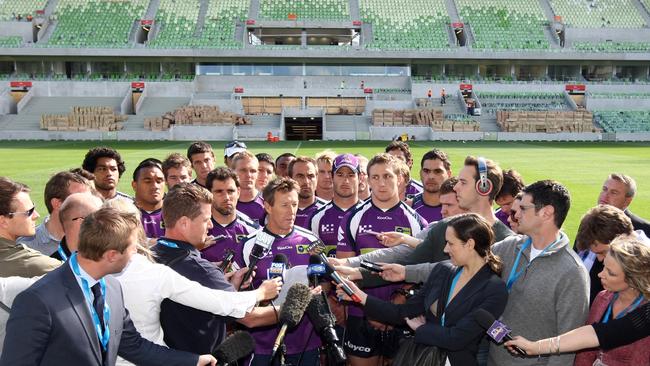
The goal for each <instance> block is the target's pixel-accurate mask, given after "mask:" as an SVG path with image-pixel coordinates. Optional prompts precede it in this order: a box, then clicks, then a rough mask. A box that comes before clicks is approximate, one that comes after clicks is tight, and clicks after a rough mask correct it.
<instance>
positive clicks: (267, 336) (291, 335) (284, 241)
mask: <svg viewBox="0 0 650 366" xmlns="http://www.w3.org/2000/svg"><path fill="white" fill-rule="evenodd" d="M263 231H264V232H266V233H267V234H269V235H271V236H273V237H274V239H275V240H274V241H273V244H272V247H271V250H270V251H269V252H268V253H267V254H266V255H265V256H264V258H262V259H260V260H259V261H258V262H257V270H256V272H257V273H258V276H256V277H255V279H253V287H255V288H257V287H259V285H260V284H261V283H262V281H264V280H265V279H266V276H264V275H259V274H262V273H264V274H265V273H267V270H268V269H269V268H270V267H271V263H272V262H273V257H275V256H276V255H277V254H280V253H281V254H284V255H286V256H287V259H289V264H290V266H300V265H309V252H308V251H307V248H308V247H309V244H310V243H313V242H314V241H316V240H317V239H318V238H317V237H316V236H315V235H314V234H313V233H312V232H310V231H308V230H306V229H303V228H301V227H299V226H294V228H293V231H291V233H289V234H287V235H286V236H284V237H282V236H278V235H275V234H273V233H271V232H270V231H268V230H267V229H266V227H265V228H264V229H263ZM258 232H259V231H258ZM256 237H257V233H253V234H252V235H250V236H249V237H248V238H247V239H246V240H245V241H244V250H243V255H244V261H245V264H246V265H248V263H249V256H250V253H251V250H252V249H253V245H255V239H256ZM313 329H314V327H313V326H312V324H311V322H310V321H309V318H308V317H306V316H304V317H303V318H302V320H301V321H300V323H299V324H298V326H297V327H296V328H294V329H293V330H288V331H287V335H286V337H285V339H284V343H285V344H286V346H287V354H288V355H293V354H299V353H301V352H302V351H303V350H305V349H306V350H308V351H309V350H313V349H316V348H318V347H319V346H320V338H319V337H318V336H317V335H316V334H312V335H311V337H310V334H311V332H312V331H313ZM279 330H280V327H279V326H278V325H272V326H268V327H258V328H254V329H250V330H249V331H250V333H251V335H252V336H253V338H255V353H256V354H262V355H270V354H271V350H272V349H273V342H274V341H275V338H276V337H277V335H278V332H279ZM307 339H309V343H308V344H307V347H305V342H307Z"/></svg>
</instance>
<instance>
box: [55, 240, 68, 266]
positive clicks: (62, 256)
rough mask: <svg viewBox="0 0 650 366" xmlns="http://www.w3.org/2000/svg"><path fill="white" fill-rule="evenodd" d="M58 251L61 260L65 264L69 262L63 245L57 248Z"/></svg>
mask: <svg viewBox="0 0 650 366" xmlns="http://www.w3.org/2000/svg"><path fill="white" fill-rule="evenodd" d="M56 251H57V252H59V256H60V257H61V259H62V260H63V261H64V262H65V261H67V260H68V256H67V255H66V254H65V250H63V247H61V244H59V247H58V248H57V250H56Z"/></svg>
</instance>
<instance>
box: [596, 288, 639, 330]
mask: <svg viewBox="0 0 650 366" xmlns="http://www.w3.org/2000/svg"><path fill="white" fill-rule="evenodd" d="M616 299H618V292H617V293H615V294H614V297H613V298H612V301H610V302H609V306H608V307H607V312H605V316H604V317H603V321H602V322H603V323H607V322H608V321H609V318H610V317H611V316H612V306H613V305H614V302H615V301H616ZM641 301H643V295H639V297H637V298H636V299H635V300H634V302H632V303H631V304H630V305H629V306H628V307H626V308H625V309H623V311H621V312H620V313H618V315H617V316H616V318H614V319H619V318H622V317H624V316H625V315H627V313H629V312H630V311H632V310H634V309H636V308H637V307H639V304H641Z"/></svg>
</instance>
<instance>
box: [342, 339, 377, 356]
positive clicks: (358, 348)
mask: <svg viewBox="0 0 650 366" xmlns="http://www.w3.org/2000/svg"><path fill="white" fill-rule="evenodd" d="M345 346H346V347H348V348H349V349H351V350H353V351H361V352H366V353H370V352H371V351H372V350H371V349H370V347H364V346H357V345H356V344H352V342H350V340H348V341H347V342H345Z"/></svg>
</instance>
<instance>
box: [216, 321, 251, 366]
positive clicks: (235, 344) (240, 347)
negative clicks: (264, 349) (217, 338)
mask: <svg viewBox="0 0 650 366" xmlns="http://www.w3.org/2000/svg"><path fill="white" fill-rule="evenodd" d="M254 350H255V340H254V339H253V337H252V336H251V335H250V333H248V332H244V331H241V330H240V331H237V332H234V333H233V334H231V335H230V336H229V337H228V338H226V339H225V340H224V341H223V342H221V344H220V345H218V346H217V347H215V349H213V350H212V355H213V356H214V358H216V359H217V366H227V365H229V364H231V363H235V362H237V360H239V359H242V358H244V357H246V356H248V355H249V354H251V353H252V352H253V351H254Z"/></svg>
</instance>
